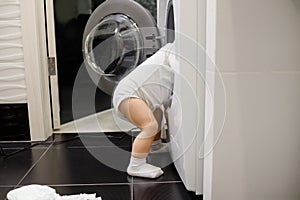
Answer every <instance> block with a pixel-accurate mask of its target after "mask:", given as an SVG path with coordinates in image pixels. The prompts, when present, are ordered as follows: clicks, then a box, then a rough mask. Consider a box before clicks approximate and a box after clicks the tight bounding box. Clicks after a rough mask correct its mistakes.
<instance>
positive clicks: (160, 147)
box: [150, 140, 168, 153]
mask: <svg viewBox="0 0 300 200" xmlns="http://www.w3.org/2000/svg"><path fill="white" fill-rule="evenodd" d="M165 152H168V146H167V144H165V143H162V142H161V140H155V141H154V142H153V143H152V145H151V148H150V153H165Z"/></svg>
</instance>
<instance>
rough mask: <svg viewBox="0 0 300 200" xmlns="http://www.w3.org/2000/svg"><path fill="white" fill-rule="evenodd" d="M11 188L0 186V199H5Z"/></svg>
mask: <svg viewBox="0 0 300 200" xmlns="http://www.w3.org/2000/svg"><path fill="white" fill-rule="evenodd" d="M12 189H13V187H0V200H5V199H6V195H7V193H8V192H9V191H10V190H12Z"/></svg>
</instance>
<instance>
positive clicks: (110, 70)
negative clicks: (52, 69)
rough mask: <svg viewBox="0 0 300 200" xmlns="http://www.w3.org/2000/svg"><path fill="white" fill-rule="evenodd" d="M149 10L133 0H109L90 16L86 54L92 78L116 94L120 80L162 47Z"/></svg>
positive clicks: (85, 58) (101, 86) (84, 38)
mask: <svg viewBox="0 0 300 200" xmlns="http://www.w3.org/2000/svg"><path fill="white" fill-rule="evenodd" d="M156 38H159V31H158V29H157V27H156V22H155V20H154V18H153V16H152V15H151V14H150V12H149V11H148V10H146V9H145V8H144V7H142V6H141V5H140V4H138V3H137V2H135V1H132V0H107V1H106V2H104V3H103V4H101V5H100V6H99V7H98V8H97V9H96V10H95V11H94V12H93V14H92V15H91V17H90V18H89V20H88V22H87V25H86V27H85V30H84V35H83V56H84V60H85V65H86V67H87V70H88V72H89V75H90V77H91V78H92V80H93V81H94V82H95V83H96V84H97V85H98V87H99V88H100V89H101V90H102V91H104V92H105V93H107V94H109V95H112V93H113V91H114V88H115V86H116V85H117V84H118V82H119V80H120V79H121V78H122V77H124V76H126V74H127V73H129V72H130V71H131V70H132V69H134V68H135V67H137V66H138V65H139V64H140V63H141V62H143V61H144V60H145V59H147V58H148V57H150V56H151V55H153V54H154V53H155V52H156V51H157V50H158V49H159V48H160V47H161V43H160V41H159V40H157V39H156Z"/></svg>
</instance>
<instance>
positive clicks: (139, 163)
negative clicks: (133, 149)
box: [127, 156, 164, 178]
mask: <svg viewBox="0 0 300 200" xmlns="http://www.w3.org/2000/svg"><path fill="white" fill-rule="evenodd" d="M127 173H128V174H129V175H131V176H139V177H143V178H157V177H159V176H160V175H162V174H163V173H164V172H163V171H162V170H161V168H159V167H155V166H153V165H150V164H148V163H146V158H136V157H133V156H131V159H130V163H129V166H128V168H127Z"/></svg>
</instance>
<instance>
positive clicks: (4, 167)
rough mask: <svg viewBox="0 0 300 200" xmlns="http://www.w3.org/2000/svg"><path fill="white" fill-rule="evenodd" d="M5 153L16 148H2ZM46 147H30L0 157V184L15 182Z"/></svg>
mask: <svg viewBox="0 0 300 200" xmlns="http://www.w3.org/2000/svg"><path fill="white" fill-rule="evenodd" d="M4 150H5V151H6V152H7V153H11V152H15V151H16V150H18V149H4ZM44 151H46V149H30V150H25V151H22V152H20V153H18V154H15V155H13V156H11V157H8V158H3V157H1V158H0V159H1V160H0V185H15V184H17V183H18V182H19V181H20V180H21V179H22V178H23V176H24V175H25V174H26V172H27V171H28V170H29V169H30V168H31V166H32V165H33V164H34V163H36V162H37V161H38V160H39V158H40V157H41V155H42V154H43V153H44Z"/></svg>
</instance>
